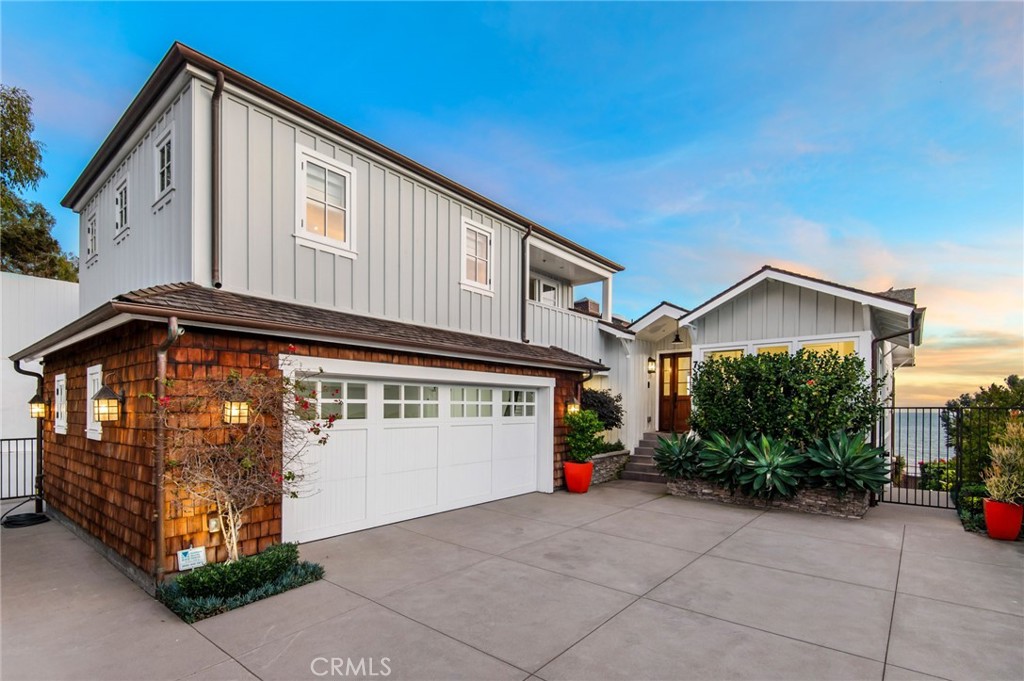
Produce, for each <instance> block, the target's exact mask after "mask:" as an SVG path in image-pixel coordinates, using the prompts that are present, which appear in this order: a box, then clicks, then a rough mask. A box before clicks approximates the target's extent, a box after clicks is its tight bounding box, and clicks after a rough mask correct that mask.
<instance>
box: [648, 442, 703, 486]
mask: <svg viewBox="0 0 1024 681" xmlns="http://www.w3.org/2000/svg"><path fill="white" fill-rule="evenodd" d="M700 446H701V441H700V438H698V437H697V436H696V435H694V434H693V433H687V434H686V435H683V436H682V437H680V436H679V435H677V434H676V433H672V435H670V436H669V437H668V438H664V437H661V436H660V435H659V436H658V446H657V447H655V449H654V465H655V467H657V469H658V470H659V471H661V473H662V475H664V476H665V477H667V478H668V479H669V480H689V479H690V478H694V477H698V475H697V474H698V463H699V461H700V460H699V458H698V454H699V453H700Z"/></svg>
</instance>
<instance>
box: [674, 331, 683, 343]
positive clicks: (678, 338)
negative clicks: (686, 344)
mask: <svg viewBox="0 0 1024 681" xmlns="http://www.w3.org/2000/svg"><path fill="white" fill-rule="evenodd" d="M682 342H683V339H682V338H680V337H679V329H676V337H675V338H673V339H672V345H678V344H680V343H682Z"/></svg>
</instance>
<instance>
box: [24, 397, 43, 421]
mask: <svg viewBox="0 0 1024 681" xmlns="http://www.w3.org/2000/svg"><path fill="white" fill-rule="evenodd" d="M28 414H29V416H30V417H31V418H34V419H45V418H46V399H44V398H43V395H42V393H36V394H35V395H33V396H32V399H31V400H29V401H28Z"/></svg>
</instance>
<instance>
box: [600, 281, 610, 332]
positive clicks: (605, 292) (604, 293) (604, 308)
mask: <svg viewBox="0 0 1024 681" xmlns="http://www.w3.org/2000/svg"><path fill="white" fill-rule="evenodd" d="M601 319H603V320H605V321H606V322H610V321H611V320H612V278H611V277H608V278H607V279H605V280H604V281H603V282H602V283H601Z"/></svg>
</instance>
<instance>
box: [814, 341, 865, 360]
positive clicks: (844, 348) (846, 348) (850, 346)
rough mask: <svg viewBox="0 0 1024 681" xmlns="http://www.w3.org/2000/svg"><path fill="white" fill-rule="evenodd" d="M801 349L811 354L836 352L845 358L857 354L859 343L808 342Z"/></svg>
mask: <svg viewBox="0 0 1024 681" xmlns="http://www.w3.org/2000/svg"><path fill="white" fill-rule="evenodd" d="M801 348H802V349H804V350H809V351H810V352H822V353H824V352H828V351H829V350H835V351H836V353H838V354H839V356H840V357H845V356H846V355H852V354H854V353H855V352H857V342H856V341H854V340H834V341H808V342H805V343H802V344H801Z"/></svg>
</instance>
